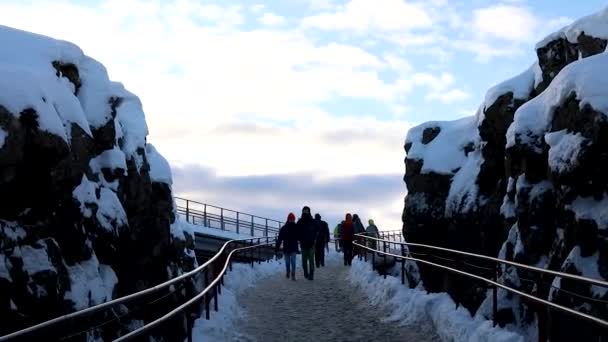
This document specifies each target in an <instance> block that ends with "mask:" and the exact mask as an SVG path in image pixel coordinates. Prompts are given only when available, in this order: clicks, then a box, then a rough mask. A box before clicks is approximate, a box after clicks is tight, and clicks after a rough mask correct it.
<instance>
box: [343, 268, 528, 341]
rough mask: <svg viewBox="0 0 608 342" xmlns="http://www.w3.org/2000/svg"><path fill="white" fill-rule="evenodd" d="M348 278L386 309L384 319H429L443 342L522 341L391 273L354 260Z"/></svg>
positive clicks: (404, 321)
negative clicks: (380, 274)
mask: <svg viewBox="0 0 608 342" xmlns="http://www.w3.org/2000/svg"><path fill="white" fill-rule="evenodd" d="M349 281H350V282H351V284H352V285H355V286H358V287H359V288H361V289H362V290H363V291H364V292H365V293H366V294H367V296H368V297H369V300H370V303H371V304H373V305H380V306H384V308H385V309H386V310H388V316H387V317H386V318H385V319H384V320H386V321H389V322H399V323H400V324H404V325H416V324H420V323H422V322H428V321H431V322H432V323H433V325H434V327H435V331H436V332H437V334H438V335H439V336H440V337H441V339H442V340H443V341H455V342H459V341H463V342H465V341H466V342H474V341H501V342H511V341H513V342H515V341H517V342H523V341H524V338H523V337H522V336H521V335H519V334H516V333H514V332H510V331H508V330H505V329H501V328H496V327H493V326H492V322H491V321H488V320H485V319H483V318H481V317H471V315H470V314H469V312H468V311H467V310H466V309H465V308H463V307H462V306H460V307H457V306H456V304H455V303H454V302H453V301H452V299H451V298H450V296H449V295H448V294H447V293H432V294H431V293H427V292H426V291H424V290H422V289H420V288H416V289H410V288H408V287H407V286H404V285H401V281H400V280H399V279H397V278H396V277H392V276H388V277H386V279H383V278H382V277H380V276H379V275H378V274H377V273H376V272H374V271H373V270H372V267H371V265H370V264H369V263H366V262H363V261H359V260H356V259H355V260H354V261H353V266H352V268H351V270H350V275H349Z"/></svg>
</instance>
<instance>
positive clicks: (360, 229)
mask: <svg viewBox="0 0 608 342" xmlns="http://www.w3.org/2000/svg"><path fill="white" fill-rule="evenodd" d="M353 226H354V229H355V234H361V233H365V227H364V226H363V223H361V219H359V218H356V219H353Z"/></svg>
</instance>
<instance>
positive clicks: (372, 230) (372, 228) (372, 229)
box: [365, 224, 380, 239]
mask: <svg viewBox="0 0 608 342" xmlns="http://www.w3.org/2000/svg"><path fill="white" fill-rule="evenodd" d="M365 232H366V233H367V236H371V237H375V238H376V239H378V238H380V232H379V231H378V227H376V225H373V224H370V225H369V227H367V229H365Z"/></svg>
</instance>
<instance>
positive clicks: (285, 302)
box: [229, 256, 438, 342]
mask: <svg viewBox="0 0 608 342" xmlns="http://www.w3.org/2000/svg"><path fill="white" fill-rule="evenodd" d="M298 261H299V260H298ZM297 269H298V273H297V275H296V277H298V280H297V281H295V282H294V281H291V280H287V279H286V278H285V274H284V273H283V272H281V273H280V274H278V275H276V276H272V277H270V278H267V279H264V280H261V281H260V282H259V283H257V284H256V286H255V287H252V288H251V289H250V290H248V291H247V292H244V293H243V294H241V295H240V296H239V298H238V300H239V304H240V305H241V306H242V307H243V308H244V309H245V314H244V316H243V317H242V318H241V319H240V320H239V321H238V323H237V324H236V326H235V333H234V334H235V335H234V336H232V337H229V339H230V340H231V341H251V342H254V341H255V342H274V341H277V342H278V341H280V342H285V341H288V342H296V341H306V342H322V341H378V342H384V341H390V342H393V341H395V342H396V341H405V342H409V341H411V342H424V341H438V339H436V337H427V336H425V334H424V333H422V332H421V331H418V330H416V329H415V328H412V327H400V326H398V325H397V324H395V323H390V324H389V323H383V322H381V321H380V318H381V317H382V313H381V312H380V310H379V309H377V308H375V307H370V306H369V305H368V304H367V300H366V298H365V295H364V294H363V293H361V292H360V291H358V290H356V289H354V288H353V287H350V286H349V285H348V281H347V280H345V278H346V276H347V274H348V271H347V268H346V267H344V266H343V265H342V264H341V262H340V260H339V259H338V258H336V257H335V256H334V257H333V258H330V259H329V260H328V261H327V264H326V267H325V268H321V269H317V270H316V271H315V280H314V281H309V280H306V279H304V277H303V275H302V268H301V265H300V264H298V268H297Z"/></svg>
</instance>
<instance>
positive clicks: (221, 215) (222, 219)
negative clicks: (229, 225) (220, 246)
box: [220, 208, 224, 230]
mask: <svg viewBox="0 0 608 342" xmlns="http://www.w3.org/2000/svg"><path fill="white" fill-rule="evenodd" d="M220 227H221V228H222V230H224V208H220Z"/></svg>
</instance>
